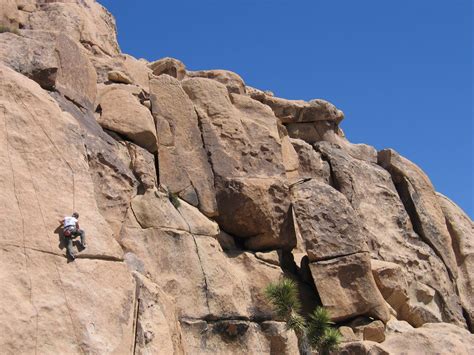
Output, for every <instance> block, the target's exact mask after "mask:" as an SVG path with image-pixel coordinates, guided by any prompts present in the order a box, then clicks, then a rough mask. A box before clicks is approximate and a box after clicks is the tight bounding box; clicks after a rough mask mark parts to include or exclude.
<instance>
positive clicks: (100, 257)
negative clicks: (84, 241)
mask: <svg viewBox="0 0 474 355" xmlns="http://www.w3.org/2000/svg"><path fill="white" fill-rule="evenodd" d="M0 247H13V248H20V249H28V250H31V251H35V252H38V253H43V254H48V255H52V256H58V257H63V256H64V254H62V253H55V252H53V251H47V250H42V249H38V248H32V247H27V246H23V245H17V244H11V243H0ZM76 259H89V260H103V261H113V262H123V259H122V258H117V257H115V256H110V255H94V254H89V255H88V254H79V255H76Z"/></svg>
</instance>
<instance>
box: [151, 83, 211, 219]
mask: <svg viewBox="0 0 474 355" xmlns="http://www.w3.org/2000/svg"><path fill="white" fill-rule="evenodd" d="M150 93H151V96H150V99H151V106H152V112H153V116H154V118H155V120H156V125H157V134H158V156H159V161H160V169H159V172H160V182H161V183H162V184H164V185H166V186H167V187H168V189H169V190H170V191H171V192H172V193H176V194H178V195H179V196H180V197H181V198H183V199H185V200H187V201H188V202H190V203H192V204H195V205H196V206H198V207H199V209H200V210H201V211H202V212H203V213H205V214H206V215H207V216H215V215H216V214H217V204H216V197H215V191H214V175H213V172H212V170H211V166H210V164H209V162H208V157H207V153H206V151H205V149H204V146H203V144H204V143H203V141H202V137H201V131H200V130H199V121H198V117H197V115H196V111H195V110H194V106H193V103H192V102H191V100H190V99H189V97H188V96H187V95H186V93H185V92H184V90H183V88H182V87H181V84H180V82H179V81H178V80H177V79H175V78H173V77H171V76H169V75H161V76H159V77H157V78H154V79H152V80H151V81H150Z"/></svg>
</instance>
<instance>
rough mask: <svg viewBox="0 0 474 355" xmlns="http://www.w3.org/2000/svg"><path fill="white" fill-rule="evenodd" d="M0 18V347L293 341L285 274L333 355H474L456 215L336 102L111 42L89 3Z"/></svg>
mask: <svg viewBox="0 0 474 355" xmlns="http://www.w3.org/2000/svg"><path fill="white" fill-rule="evenodd" d="M0 26H2V28H3V29H6V30H5V32H3V33H0V127H1V128H0V163H1V165H2V169H0V187H1V188H0V212H1V213H0V215H1V217H0V254H1V255H0V278H1V280H2V288H1V291H0V300H1V301H0V349H1V352H2V353H6V354H32V353H38V354H84V353H88V354H109V353H114V354H216V353H217V354H242V353H246V354H275V355H276V354H297V353H298V352H299V345H301V344H298V339H297V337H296V334H295V333H294V332H293V331H288V330H287V329H286V327H285V324H284V323H283V322H281V319H278V318H277V317H276V316H275V314H274V313H273V312H272V309H271V307H270V305H269V303H268V301H267V300H266V299H265V296H264V289H265V287H266V286H267V285H268V284H269V283H270V282H276V281H278V280H279V279H280V278H282V277H284V276H286V277H290V278H292V279H294V280H295V281H296V282H297V285H298V287H299V289H300V293H301V300H302V303H303V310H304V314H305V315H306V314H307V313H308V312H311V311H312V309H313V308H314V307H315V306H316V305H323V306H325V307H326V308H327V309H328V310H329V312H330V315H331V317H332V320H333V321H334V322H335V323H336V326H337V327H338V328H339V329H340V331H341V332H342V333H343V335H344V343H343V345H342V347H341V349H340V353H342V354H398V353H401V352H408V353H423V352H430V353H435V352H436V353H456V354H470V353H473V351H474V349H473V347H474V345H473V344H474V340H473V335H472V334H471V333H470V332H469V331H471V332H472V330H473V329H472V324H473V321H474V305H473V301H472V294H473V293H474V289H473V285H474V275H473V270H474V258H473V255H474V254H473V251H474V232H473V222H472V220H471V219H470V218H469V216H468V215H466V214H465V213H464V212H463V211H462V210H461V209H460V208H459V207H458V206H456V205H455V203H454V202H452V201H450V200H449V199H448V198H446V197H444V196H442V195H441V194H439V193H436V191H435V190H434V187H433V186H432V184H431V182H430V181H429V178H428V177H427V176H426V174H424V173H423V171H422V170H421V169H420V168H419V167H417V166H416V165H415V164H413V163H412V162H410V161H409V160H408V159H406V158H404V157H401V156H400V155H399V154H398V153H396V152H395V151H393V150H383V151H381V152H377V151H376V150H375V149H374V148H373V147H371V146H368V145H365V144H353V143H351V142H349V141H348V140H347V139H346V137H345V136H344V134H343V132H342V130H341V128H340V127H339V125H340V123H341V121H342V119H343V118H344V114H343V113H342V111H341V110H340V109H338V108H337V107H335V106H334V105H333V104H331V103H329V102H327V101H325V100H322V99H315V100H310V101H308V102H306V101H302V100H286V99H283V98H278V97H275V96H274V95H273V94H272V93H270V92H263V91H261V90H258V89H255V88H251V87H249V86H247V85H246V84H245V82H244V80H243V79H242V78H241V77H240V76H239V75H238V74H236V73H232V72H230V71H226V70H198V71H189V70H186V66H185V64H184V63H182V62H181V61H179V60H177V59H174V58H162V59H158V60H156V61H153V62H148V61H146V60H144V59H135V58H133V57H132V56H130V55H127V54H123V53H121V52H120V49H119V46H118V44H117V40H116V32H115V20H114V19H113V17H112V16H111V15H110V14H109V13H108V12H107V10H105V9H104V8H103V7H102V6H101V5H99V4H98V3H97V2H96V1H94V0H63V1H40V0H6V1H3V2H2V3H1V5H0ZM73 211H78V212H79V214H80V219H79V220H80V225H81V228H82V229H84V230H85V231H86V235H87V248H86V249H84V250H82V249H79V250H77V252H76V256H77V258H76V260H75V261H74V262H70V261H69V262H68V259H67V258H66V255H65V240H64V236H63V235H62V228H61V227H60V225H59V223H58V220H59V219H61V218H63V217H64V216H65V215H70V214H71V213H72V212H73ZM74 248H76V244H75V246H74ZM19 335H21V336H19Z"/></svg>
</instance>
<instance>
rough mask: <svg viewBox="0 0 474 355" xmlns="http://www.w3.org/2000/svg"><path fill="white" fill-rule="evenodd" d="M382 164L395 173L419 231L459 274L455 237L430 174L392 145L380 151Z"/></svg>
mask: <svg viewBox="0 0 474 355" xmlns="http://www.w3.org/2000/svg"><path fill="white" fill-rule="evenodd" d="M379 164H380V165H381V166H382V167H383V168H385V169H387V171H388V172H390V174H391V175H392V179H393V181H394V183H395V186H397V190H398V191H399V194H400V198H401V200H402V202H403V203H404V205H405V208H406V210H407V212H408V214H409V215H410V218H411V220H412V223H413V224H414V225H413V228H414V230H415V232H417V234H418V235H419V236H420V238H421V239H422V240H423V241H424V242H426V243H427V244H428V245H429V246H430V247H431V248H432V249H433V250H434V252H435V253H436V254H437V255H438V256H439V257H440V258H441V259H442V260H443V262H444V264H445V265H446V268H447V269H448V271H449V272H450V274H451V275H452V277H453V278H456V276H457V267H456V257H455V255H454V251H453V249H452V247H451V237H450V235H449V231H448V228H447V226H446V221H445V217H444V214H443V211H442V209H441V207H440V204H439V201H438V198H437V197H436V194H435V191H434V188H433V185H432V184H431V181H430V179H429V178H428V176H426V174H425V173H424V172H423V171H422V170H421V169H420V168H419V167H418V166H416V165H415V164H414V163H412V162H411V161H409V160H408V159H406V158H404V157H402V156H400V155H399V154H398V153H397V152H395V151H394V150H391V149H386V150H382V151H380V152H379Z"/></svg>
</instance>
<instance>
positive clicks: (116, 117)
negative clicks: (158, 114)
mask: <svg viewBox="0 0 474 355" xmlns="http://www.w3.org/2000/svg"><path fill="white" fill-rule="evenodd" d="M97 110H98V111H99V113H100V116H99V117H98V119H97V121H98V122H99V124H100V125H101V126H102V127H103V128H106V129H108V130H110V131H113V132H116V133H119V134H121V135H123V136H125V137H127V138H128V139H129V140H131V141H132V142H134V143H136V144H137V145H139V146H140V147H143V148H145V149H147V150H148V151H149V152H151V153H154V152H156V151H157V140H156V128H155V124H154V120H153V116H152V115H151V113H150V110H149V109H148V108H147V107H145V106H144V105H142V104H141V103H140V101H139V100H138V99H137V98H136V97H135V96H134V95H133V94H131V93H130V92H128V91H126V90H123V89H121V88H119V87H117V88H115V89H114V90H109V91H107V92H106V93H105V94H103V95H102V96H101V98H100V102H99V107H98V109H97Z"/></svg>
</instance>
